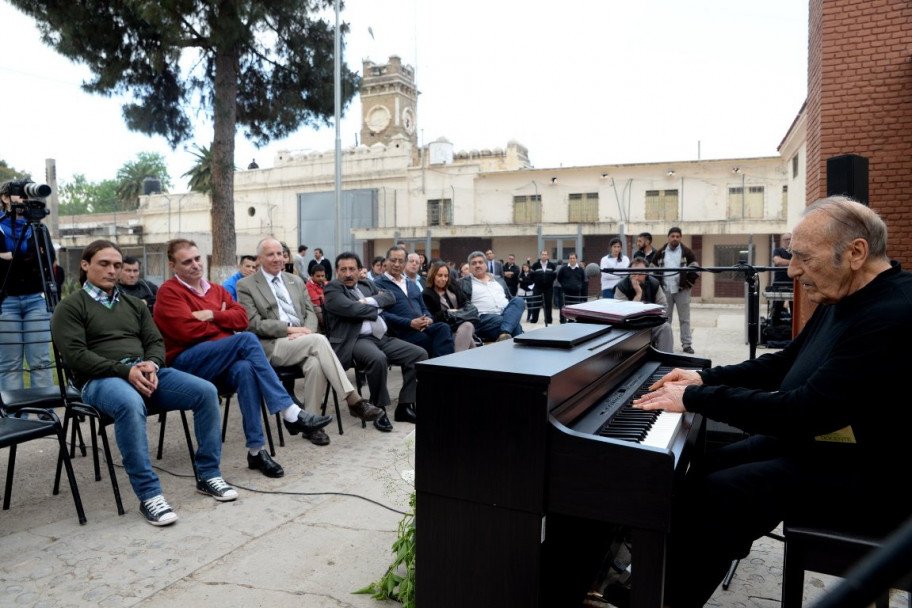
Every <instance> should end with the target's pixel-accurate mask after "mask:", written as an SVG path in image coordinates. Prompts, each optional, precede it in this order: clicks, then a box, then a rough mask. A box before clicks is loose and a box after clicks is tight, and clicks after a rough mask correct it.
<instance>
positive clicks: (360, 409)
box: [348, 399, 383, 422]
mask: <svg viewBox="0 0 912 608" xmlns="http://www.w3.org/2000/svg"><path fill="white" fill-rule="evenodd" d="M348 412H349V413H350V414H351V415H352V416H354V417H355V418H360V419H361V420H364V421H365V422H371V421H372V420H376V419H377V418H379V417H380V415H381V414H383V410H381V409H380V408H379V407H377V406H376V405H373V404H372V403H370V402H369V401H367V399H362V400H361V401H359V402H358V403H355V404H354V405H349V406H348Z"/></svg>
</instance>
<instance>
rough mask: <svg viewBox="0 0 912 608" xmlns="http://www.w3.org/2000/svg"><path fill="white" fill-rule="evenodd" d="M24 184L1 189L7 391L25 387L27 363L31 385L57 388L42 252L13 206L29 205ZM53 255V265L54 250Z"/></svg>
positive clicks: (2, 381) (0, 369)
mask: <svg viewBox="0 0 912 608" xmlns="http://www.w3.org/2000/svg"><path fill="white" fill-rule="evenodd" d="M21 183H22V182H13V181H6V182H3V183H2V184H0V213H2V215H0V233H2V234H0V299H2V304H0V389H4V390H10V389H17V388H23V386H24V383H23V372H24V370H25V366H24V364H23V362H24V361H25V362H27V363H28V367H29V370H30V371H29V373H30V379H31V385H30V386H32V387H40V386H52V385H53V383H54V375H53V372H52V369H51V350H50V349H51V346H50V342H51V334H50V320H51V313H50V312H48V309H47V300H46V296H45V292H44V281H43V276H42V274H41V267H40V266H39V261H38V260H39V258H38V254H39V252H37V251H36V245H35V242H36V241H35V239H34V238H33V235H32V228H31V227H30V226H29V225H28V221H27V220H26V219H24V218H22V217H20V214H19V213H18V212H15V211H14V210H13V209H12V205H14V204H19V203H22V202H25V200H24V199H23V198H21V197H20V196H18V193H19V192H20V189H19V188H17V184H21ZM14 217H15V220H14ZM17 244H18V247H17ZM48 246H50V243H48ZM49 254H50V258H51V260H52V263H53V261H54V259H55V255H54V249H53V247H51V250H50V252H49ZM41 255H45V253H44V252H41Z"/></svg>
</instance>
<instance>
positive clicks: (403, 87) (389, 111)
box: [361, 55, 418, 147]
mask: <svg viewBox="0 0 912 608" xmlns="http://www.w3.org/2000/svg"><path fill="white" fill-rule="evenodd" d="M417 105H418V89H417V88H416V87H415V70H414V68H412V67H411V66H408V65H402V60H401V59H400V58H399V57H397V56H395V55H393V56H392V57H390V58H389V62H388V63H387V64H386V65H377V64H375V63H374V62H373V61H371V60H369V59H365V60H364V62H363V72H362V77H361V143H362V144H364V145H366V146H372V145H373V144H375V143H377V142H380V143H383V144H386V145H389V144H390V141H391V140H392V138H393V136H395V135H401V136H403V137H405V138H406V139H408V140H409V141H410V142H411V143H412V146H413V147H415V146H417V143H418V135H417V133H418V130H417V128H416V126H415V125H416V120H417V111H416V110H417Z"/></svg>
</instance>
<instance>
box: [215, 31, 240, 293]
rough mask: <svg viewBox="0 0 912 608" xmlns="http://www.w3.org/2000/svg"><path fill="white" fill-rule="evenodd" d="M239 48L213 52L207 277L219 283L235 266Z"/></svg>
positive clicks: (223, 48)
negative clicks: (213, 88)
mask: <svg viewBox="0 0 912 608" xmlns="http://www.w3.org/2000/svg"><path fill="white" fill-rule="evenodd" d="M237 92H238V52H237V47H236V45H234V44H226V45H225V46H223V47H221V48H219V50H218V51H217V53H216V56H215V99H214V100H213V112H212V122H213V127H214V137H213V140H212V212H211V213H212V218H211V222H212V265H211V267H210V272H209V274H210V277H211V278H212V280H213V281H216V282H219V283H221V282H222V281H224V280H225V279H227V278H228V277H229V276H231V275H232V274H234V272H235V270H236V269H237V261H236V259H235V258H236V250H237V235H236V234H235V227H234V136H235V132H236V130H237Z"/></svg>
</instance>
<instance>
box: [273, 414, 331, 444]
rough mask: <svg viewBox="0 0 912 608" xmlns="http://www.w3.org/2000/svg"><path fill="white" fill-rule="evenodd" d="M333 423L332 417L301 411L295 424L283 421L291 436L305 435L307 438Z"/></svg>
mask: <svg viewBox="0 0 912 608" xmlns="http://www.w3.org/2000/svg"><path fill="white" fill-rule="evenodd" d="M332 421H333V417H332V416H316V415H314V414H311V413H310V412H305V411H304V410H301V411H300V412H298V419H297V420H295V421H294V422H288V421H287V420H283V421H282V422H284V423H285V428H286V429H288V434H289V435H297V434H298V433H305V437H306V436H309V435H311V434H313V432H314V431H319V430H320V429H322V428H323V427H324V426H326V425H327V424H329V423H330V422H332Z"/></svg>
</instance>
